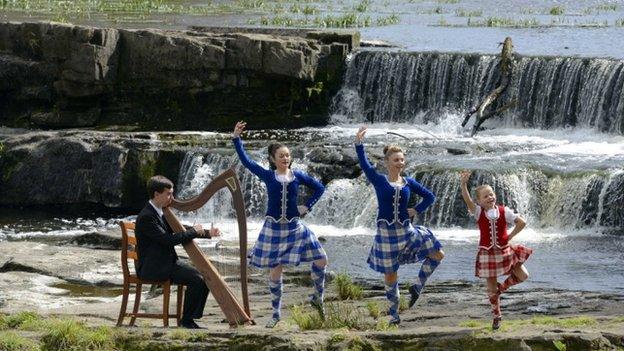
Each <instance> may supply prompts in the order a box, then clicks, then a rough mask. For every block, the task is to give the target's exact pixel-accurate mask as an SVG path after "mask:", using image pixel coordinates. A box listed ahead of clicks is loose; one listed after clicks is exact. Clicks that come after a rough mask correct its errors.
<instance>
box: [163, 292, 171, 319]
mask: <svg viewBox="0 0 624 351" xmlns="http://www.w3.org/2000/svg"><path fill="white" fill-rule="evenodd" d="M170 295H171V282H166V283H165V284H164V285H163V314H162V316H163V325H164V327H165V328H166V327H168V326H169V297H170Z"/></svg>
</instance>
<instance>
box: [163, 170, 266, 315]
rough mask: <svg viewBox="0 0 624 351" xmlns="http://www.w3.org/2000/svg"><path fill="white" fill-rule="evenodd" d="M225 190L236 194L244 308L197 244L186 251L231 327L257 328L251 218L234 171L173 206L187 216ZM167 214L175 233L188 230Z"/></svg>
mask: <svg viewBox="0 0 624 351" xmlns="http://www.w3.org/2000/svg"><path fill="white" fill-rule="evenodd" d="M222 188H228V189H229V191H230V193H231V194H232V200H233V202H234V209H235V210H236V219H237V222H238V235H239V246H240V278H241V294H242V300H243V306H241V305H240V303H239V302H238V300H237V298H236V296H235V295H234V293H233V292H232V290H231V289H230V287H229V286H228V285H227V283H226V282H225V280H224V279H223V277H221V275H219V272H218V271H217V269H216V267H215V266H214V265H213V264H212V262H210V260H209V259H208V258H207V257H206V256H205V255H204V254H203V253H202V251H201V250H200V249H199V247H198V246H197V243H195V241H194V240H191V241H190V242H188V243H186V244H184V250H186V252H187V254H188V255H189V258H190V259H191V262H193V265H195V267H196V268H197V269H198V270H199V272H200V273H201V274H202V276H203V277H204V281H205V282H206V285H207V286H208V288H209V289H210V291H211V292H212V295H213V296H214V298H215V300H216V301H217V303H218V304H219V307H221V310H222V311H223V314H225V317H226V319H227V320H228V322H229V323H230V326H231V327H235V326H238V325H242V324H255V323H254V321H253V319H252V318H251V312H250V311H249V295H248V288H247V217H246V216H245V202H244V200H243V192H242V189H241V186H240V182H239V181H238V178H237V176H236V172H234V169H233V168H229V169H228V170H226V171H225V172H223V173H221V174H220V175H219V176H217V177H216V178H215V179H214V180H213V181H212V182H210V184H208V185H207V186H206V188H204V190H202V192H201V193H200V194H199V195H197V196H196V197H194V198H191V199H187V200H173V202H172V203H171V205H170V206H171V207H173V208H175V209H176V210H180V211H185V212H186V211H194V210H197V209H198V208H200V207H202V206H203V205H205V204H206V202H208V200H209V199H210V198H211V197H212V196H213V195H214V194H215V193H216V192H217V191H218V190H220V189H222ZM163 210H164V214H165V218H166V219H167V222H168V223H169V225H170V226H171V229H173V231H174V232H180V231H184V230H185V229H184V226H182V223H180V220H179V219H178V218H177V217H176V216H175V214H174V213H173V212H172V211H171V210H170V209H169V208H164V209H163Z"/></svg>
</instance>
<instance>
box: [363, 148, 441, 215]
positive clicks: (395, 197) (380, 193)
mask: <svg viewBox="0 0 624 351" xmlns="http://www.w3.org/2000/svg"><path fill="white" fill-rule="evenodd" d="M355 151H356V152H357V155H358V159H359V160H360V167H362V170H363V171H364V174H366V178H368V180H369V181H370V182H371V183H372V184H373V187H375V193H376V194H377V203H378V205H379V206H378V207H379V209H378V212H377V222H379V221H386V222H387V223H388V224H393V223H395V222H399V223H401V224H404V223H405V221H407V220H409V216H408V214H407V202H408V201H409V197H410V194H411V192H412V191H413V192H415V193H416V194H418V195H420V196H421V197H422V201H421V202H420V203H419V204H418V205H416V207H415V209H416V211H418V213H421V212H423V211H425V210H426V209H427V207H429V206H430V205H431V204H432V203H433V202H434V201H435V195H433V193H432V192H431V191H430V190H429V189H427V188H425V187H424V186H422V185H421V184H420V183H418V182H417V181H416V180H414V178H411V177H403V179H405V185H403V186H402V187H396V186H393V185H392V184H390V182H389V181H388V177H386V176H385V175H383V174H379V173H377V171H376V170H375V168H373V166H372V165H371V164H370V163H369V162H368V159H367V158H366V153H365V152H364V145H362V144H356V145H355Z"/></svg>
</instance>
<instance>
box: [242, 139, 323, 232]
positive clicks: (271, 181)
mask: <svg viewBox="0 0 624 351" xmlns="http://www.w3.org/2000/svg"><path fill="white" fill-rule="evenodd" d="M232 141H233V142H234V147H235V148H236V153H237V154H238V157H239V158H240V160H241V163H242V164H243V165H244V166H245V167H247V169H249V170H250V171H251V172H252V173H253V174H255V175H257V176H258V177H259V178H260V179H261V180H262V181H263V182H264V184H266V187H267V192H268V195H269V203H268V206H267V212H266V216H267V217H272V218H273V219H274V220H276V221H278V220H287V221H290V220H292V219H293V218H298V217H299V210H298V209H297V189H298V188H299V185H301V184H303V185H305V186H307V187H309V188H311V189H312V190H314V193H313V194H312V196H310V198H309V199H308V201H307V202H306V203H305V206H306V207H307V208H308V210H312V206H314V204H316V202H317V201H318V200H319V198H320V197H321V195H323V192H324V191H325V187H324V186H323V184H321V182H319V181H318V180H316V179H314V178H313V177H310V176H309V175H307V174H305V173H304V172H301V171H297V170H293V171H292V172H293V175H294V179H293V180H292V181H290V182H280V181H278V180H277V178H276V177H275V176H276V173H275V171H273V170H270V169H266V168H264V167H262V166H260V165H259V164H257V163H256V162H255V161H254V160H252V159H250V158H249V156H248V155H247V153H246V152H245V149H244V148H243V141H242V140H241V138H234V139H232Z"/></svg>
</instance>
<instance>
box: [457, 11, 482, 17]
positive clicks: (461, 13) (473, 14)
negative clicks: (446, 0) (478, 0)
mask: <svg viewBox="0 0 624 351" xmlns="http://www.w3.org/2000/svg"><path fill="white" fill-rule="evenodd" d="M482 15H483V10H466V9H457V10H455V16H457V17H481V16H482Z"/></svg>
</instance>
